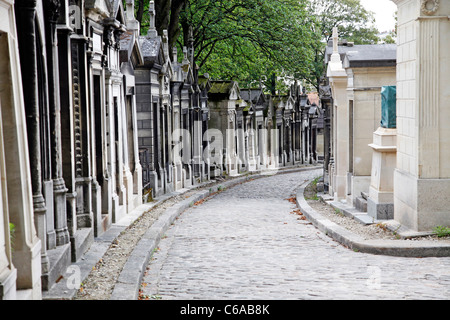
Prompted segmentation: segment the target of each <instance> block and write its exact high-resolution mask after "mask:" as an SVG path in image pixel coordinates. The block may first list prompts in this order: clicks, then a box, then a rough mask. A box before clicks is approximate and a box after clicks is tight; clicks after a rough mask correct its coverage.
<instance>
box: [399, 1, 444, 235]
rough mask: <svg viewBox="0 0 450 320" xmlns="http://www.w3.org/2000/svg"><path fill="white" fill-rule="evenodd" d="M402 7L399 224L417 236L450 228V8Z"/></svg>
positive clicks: (417, 3) (416, 4)
mask: <svg viewBox="0 0 450 320" xmlns="http://www.w3.org/2000/svg"><path fill="white" fill-rule="evenodd" d="M393 2H395V3H396V4H397V6H398V39H397V44H398V49H397V167H396V169H395V173H394V219H395V220H397V221H398V222H400V223H401V224H403V225H405V226H407V227H409V228H411V229H413V230H415V231H430V230H432V229H433V228H434V227H436V226H438V225H445V226H449V225H450V214H449V209H448V208H449V206H450V197H449V196H448V190H449V189H450V162H449V161H448V159H449V158H450V143H449V137H450V126H449V125H448V119H450V109H449V108H448V97H449V94H450V89H449V87H448V84H447V82H448V81H447V80H448V75H449V74H450V50H449V48H450V47H449V43H450V41H449V40H450V22H449V19H448V17H449V16H450V2H449V1H438V0H393Z"/></svg>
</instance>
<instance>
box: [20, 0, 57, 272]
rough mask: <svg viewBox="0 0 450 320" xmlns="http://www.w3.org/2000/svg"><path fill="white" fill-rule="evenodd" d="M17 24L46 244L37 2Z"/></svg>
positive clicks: (36, 199)
mask: <svg viewBox="0 0 450 320" xmlns="http://www.w3.org/2000/svg"><path fill="white" fill-rule="evenodd" d="M16 8H17V10H16V21H17V28H18V34H19V50H20V53H21V54H20V63H21V70H22V84H23V95H24V103H25V113H26V120H27V133H28V135H27V137H28V153H29V157H30V167H31V187H32V192H33V208H34V215H35V225H36V231H37V234H38V237H39V239H41V241H42V243H43V244H45V243H46V242H47V241H46V238H47V230H46V229H47V228H46V217H45V215H46V213H47V208H46V203H45V199H44V197H43V195H42V174H41V161H42V159H41V143H40V140H41V137H42V136H41V134H40V113H39V102H38V99H39V98H38V90H39V89H38V70H37V52H36V50H37V48H36V30H35V17H36V1H22V2H18V3H17V4H16ZM41 259H42V273H44V274H45V273H47V272H48V270H49V263H50V262H49V259H48V255H47V248H46V246H45V245H43V246H42V252H41Z"/></svg>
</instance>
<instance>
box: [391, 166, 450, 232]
mask: <svg viewBox="0 0 450 320" xmlns="http://www.w3.org/2000/svg"><path fill="white" fill-rule="evenodd" d="M448 190H450V179H420V178H417V177H416V176H414V175H411V174H409V173H407V172H404V171H401V170H398V169H396V170H395V171H394V210H395V211H394V219H395V220H396V221H398V222H399V223H401V224H402V225H405V226H406V227H408V228H410V229H411V230H413V231H431V230H433V228H435V227H437V226H450V197H449V196H448Z"/></svg>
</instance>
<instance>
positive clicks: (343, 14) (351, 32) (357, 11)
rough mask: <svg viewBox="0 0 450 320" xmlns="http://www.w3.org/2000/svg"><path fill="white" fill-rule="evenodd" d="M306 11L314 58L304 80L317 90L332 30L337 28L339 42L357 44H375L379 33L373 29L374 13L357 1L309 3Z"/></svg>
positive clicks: (339, 0)
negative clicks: (311, 22)
mask: <svg viewBox="0 0 450 320" xmlns="http://www.w3.org/2000/svg"><path fill="white" fill-rule="evenodd" d="M308 10H309V13H310V15H311V19H312V20H313V21H314V24H313V26H314V29H313V32H314V35H315V39H316V41H315V42H313V50H314V51H315V54H316V55H315V58H316V59H315V63H314V65H313V68H311V72H310V74H309V76H308V77H307V79H306V80H307V81H308V82H309V83H310V84H311V85H313V86H314V87H315V88H316V89H318V85H319V79H320V77H321V76H322V75H323V74H324V72H325V65H324V55H325V48H326V45H327V43H328V41H329V40H330V39H331V37H332V34H333V28H334V27H337V28H338V32H339V38H340V39H346V40H347V41H350V42H354V44H356V45H358V44H375V43H378V41H379V38H378V36H377V34H378V30H377V28H376V27H375V26H374V22H375V19H374V15H373V13H372V12H370V11H367V10H366V9H365V8H364V7H363V6H362V5H361V3H360V1H359V0H310V1H309V6H308Z"/></svg>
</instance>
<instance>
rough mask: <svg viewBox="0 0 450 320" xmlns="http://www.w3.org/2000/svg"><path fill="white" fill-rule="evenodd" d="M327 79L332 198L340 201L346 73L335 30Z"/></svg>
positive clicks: (342, 196) (345, 158) (344, 166)
mask: <svg viewBox="0 0 450 320" xmlns="http://www.w3.org/2000/svg"><path fill="white" fill-rule="evenodd" d="M327 77H328V78H329V80H330V86H331V91H332V96H333V118H334V129H333V130H334V132H333V139H334V141H333V147H334V150H333V155H334V161H335V168H334V170H335V172H334V177H333V191H334V195H333V196H334V198H335V200H342V199H345V198H346V186H347V169H348V113H347V92H346V89H347V73H346V72H345V70H344V69H343V67H342V61H341V59H340V55H339V52H338V35H337V28H334V30H333V54H332V55H331V61H330V62H329V63H328V70H327Z"/></svg>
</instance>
